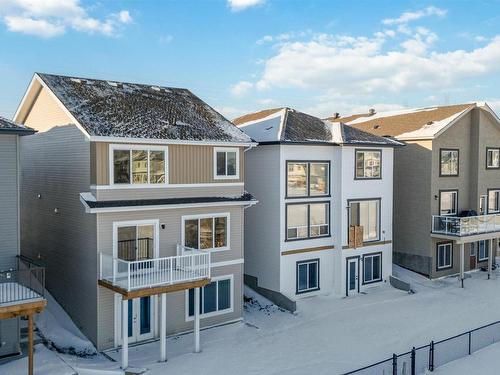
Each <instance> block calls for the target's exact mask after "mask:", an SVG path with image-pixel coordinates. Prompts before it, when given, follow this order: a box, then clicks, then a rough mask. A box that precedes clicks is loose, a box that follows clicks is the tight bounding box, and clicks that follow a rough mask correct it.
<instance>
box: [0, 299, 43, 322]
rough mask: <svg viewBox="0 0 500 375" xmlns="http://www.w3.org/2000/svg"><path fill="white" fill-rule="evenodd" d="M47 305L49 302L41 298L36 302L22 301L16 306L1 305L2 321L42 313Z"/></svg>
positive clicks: (0, 316)
mask: <svg viewBox="0 0 500 375" xmlns="http://www.w3.org/2000/svg"><path fill="white" fill-rule="evenodd" d="M46 305H47V300H45V299H43V298H40V299H37V300H35V301H33V300H28V301H20V302H19V303H16V304H9V305H7V306H1V305H0V319H11V318H17V317H19V316H29V315H32V314H38V313H41V312H42V311H43V310H44V309H45V306H46Z"/></svg>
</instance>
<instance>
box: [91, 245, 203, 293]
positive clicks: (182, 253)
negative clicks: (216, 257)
mask: <svg viewBox="0 0 500 375" xmlns="http://www.w3.org/2000/svg"><path fill="white" fill-rule="evenodd" d="M177 254H178V255H176V256H172V257H165V258H152V259H143V260H134V261H126V260H123V259H118V258H113V257H112V256H111V255H107V254H103V253H101V254H100V276H99V279H100V280H99V284H100V285H101V286H105V287H107V288H109V289H112V290H114V291H115V292H118V293H121V294H123V295H127V296H129V297H130V295H133V294H130V293H129V292H134V291H140V290H142V289H146V288H149V289H154V288H160V289H161V288H163V289H165V288H164V287H169V286H176V285H177V286H179V288H170V289H168V288H167V289H165V292H168V291H172V290H173V289H178V290H180V289H183V286H186V288H184V289H187V288H188V287H189V284H190V283H191V284H193V285H195V286H196V285H197V283H196V282H198V281H202V282H203V284H206V283H207V282H208V280H209V279H210V253H209V252H204V251H199V250H195V249H190V248H187V247H184V246H181V245H178V246H177ZM160 292H161V291H160ZM131 298H132V297H131Z"/></svg>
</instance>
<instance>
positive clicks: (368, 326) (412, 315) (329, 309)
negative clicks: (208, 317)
mask: <svg viewBox="0 0 500 375" xmlns="http://www.w3.org/2000/svg"><path fill="white" fill-rule="evenodd" d="M394 273H395V274H397V275H398V277H400V278H402V279H403V280H409V281H410V282H411V283H412V289H413V290H415V291H416V293H415V294H408V293H406V292H402V291H400V290H396V289H394V288H392V287H390V286H389V285H388V284H383V285H381V286H379V287H376V288H373V289H370V290H369V291H368V292H367V293H366V294H364V295H363V294H360V295H358V296H354V297H349V298H340V297H335V296H317V297H311V298H305V299H303V300H300V301H299V302H298V304H297V307H298V312H297V314H290V313H288V312H285V311H282V310H281V309H279V308H278V307H276V306H274V305H272V304H271V303H270V302H269V301H267V300H265V299H264V298H262V297H261V296H258V295H257V294H256V293H254V292H251V291H248V289H247V290H246V293H248V294H249V297H252V300H249V301H247V303H246V305H245V315H244V321H243V322H239V323H235V324H229V325H226V326H222V327H217V328H212V329H207V330H203V331H202V332H201V345H202V352H201V353H199V354H195V353H193V341H194V340H193V335H192V334H186V335H179V336H175V337H171V338H169V339H168V341H167V352H168V358H169V360H168V362H167V363H159V362H158V359H159V354H160V345H159V342H158V341H154V342H151V343H148V344H144V345H140V346H135V347H131V348H130V350H129V361H130V365H131V367H133V368H140V369H147V370H148V371H147V372H146V374H147V375H160V374H162V375H163V374H165V373H170V374H187V373H196V374H198V375H203V374H214V373H217V374H220V375H224V374H231V375H232V374H235V373H237V374H242V375H253V374H273V375H274V374H286V375H294V374H303V373H313V374H320V375H321V374H328V375H334V374H341V373H343V372H346V371H349V370H354V369H357V368H359V367H362V366H365V365H368V364H372V363H374V362H377V361H380V360H383V359H386V358H389V357H390V356H391V355H392V353H401V352H405V351H408V350H409V349H410V348H411V347H412V346H420V345H424V344H427V343H429V342H430V341H431V340H440V339H443V338H447V337H450V336H453V335H456V334H458V333H461V332H464V331H467V330H470V329H473V328H476V327H478V326H481V325H484V324H487V323H491V322H494V321H497V320H498V319H499V315H498V311H499V310H500V298H498V290H499V287H500V272H499V270H497V271H494V275H493V279H492V280H487V275H486V273H485V272H473V273H472V274H471V278H468V279H466V280H465V288H464V289H462V288H460V283H459V281H458V278H456V277H450V278H444V279H438V280H432V281H431V280H428V279H426V278H424V277H421V276H420V275H416V274H414V273H412V272H409V271H407V270H404V269H402V268H399V267H395V269H394ZM485 350H486V349H485ZM53 353H55V352H53ZM107 354H108V355H109V356H110V357H112V358H114V359H115V360H116V362H112V361H109V360H108V359H107V358H106V357H105V356H103V355H97V356H92V357H77V356H73V355H69V354H60V353H57V356H58V357H59V358H62V359H63V360H64V362H66V363H67V364H68V365H69V366H71V367H73V368H76V369H87V370H93V372H94V373H102V374H106V371H108V373H110V374H113V375H114V374H115V373H119V372H117V371H118V370H119V365H120V356H121V353H120V351H119V350H114V351H111V352H108V353H107ZM479 355H480V353H479V352H478V353H476V354H475V355H474V356H472V357H471V358H473V357H475V356H479ZM35 364H37V359H35ZM449 366H451V364H450V365H449ZM443 368H445V367H443ZM2 370H3V368H1V367H0V373H2ZM80 373H81V374H85V375H86V374H87V373H85V372H82V371H81V370H80ZM469 373H471V372H469ZM472 373H477V372H472ZM53 374H54V375H56V374H58V373H57V372H53ZM61 374H64V372H61ZM445 374H448V373H445Z"/></svg>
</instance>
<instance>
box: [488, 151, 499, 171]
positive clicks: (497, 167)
mask: <svg viewBox="0 0 500 375" xmlns="http://www.w3.org/2000/svg"><path fill="white" fill-rule="evenodd" d="M489 151H498V153H499V154H500V147H486V169H493V170H494V169H500V159H499V162H498V165H497V166H496V167H495V166H493V167H490V166H488V152H489Z"/></svg>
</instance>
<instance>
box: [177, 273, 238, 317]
mask: <svg viewBox="0 0 500 375" xmlns="http://www.w3.org/2000/svg"><path fill="white" fill-rule="evenodd" d="M222 280H229V283H230V288H229V289H230V292H229V293H230V294H231V295H230V300H229V301H230V302H229V303H230V307H229V308H228V309H224V310H216V311H212V312H210V313H206V314H204V313H202V314H200V318H201V319H203V318H210V317H212V316H217V315H223V314H230V313H232V312H234V274H230V275H223V276H215V277H212V278H211V280H210V282H218V281H222ZM216 291H217V295H216V300H215V304H216V306H217V308H218V307H219V286H218V285H217V288H216ZM184 295H185V309H184V312H185V314H184V316H185V321H186V322H189V321H193V320H194V316H189V289H186V291H185V292H184ZM200 296H201V304H200V306H201V308H202V309H203V287H201V288H200Z"/></svg>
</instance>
